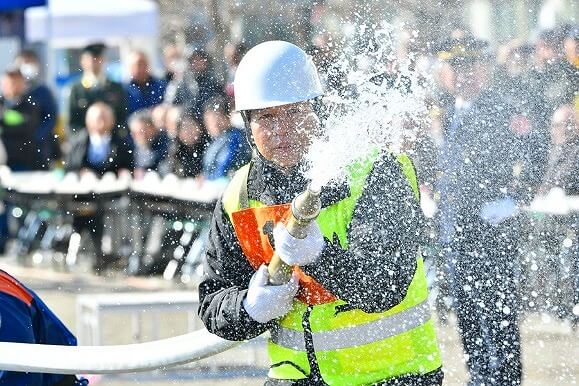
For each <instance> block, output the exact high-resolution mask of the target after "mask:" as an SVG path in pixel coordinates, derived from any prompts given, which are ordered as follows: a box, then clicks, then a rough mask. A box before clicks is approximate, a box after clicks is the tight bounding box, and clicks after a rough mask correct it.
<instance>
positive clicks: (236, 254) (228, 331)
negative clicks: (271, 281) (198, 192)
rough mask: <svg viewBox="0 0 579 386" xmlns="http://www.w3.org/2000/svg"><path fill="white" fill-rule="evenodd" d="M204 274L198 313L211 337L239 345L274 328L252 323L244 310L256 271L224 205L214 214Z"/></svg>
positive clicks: (220, 205)
mask: <svg viewBox="0 0 579 386" xmlns="http://www.w3.org/2000/svg"><path fill="white" fill-rule="evenodd" d="M203 271H204V274H203V278H202V280H201V283H200V284H199V310H198V313H199V317H200V318H201V320H202V321H203V323H204V324H205V326H206V327H207V329H208V330H209V331H210V332H211V333H213V334H216V335H218V336H220V337H222V338H224V339H228V340H236V341H237V340H245V339H251V338H254V337H256V336H258V335H260V334H262V333H263V332H265V331H266V330H267V329H269V328H270V327H271V323H265V324H262V323H258V322H256V321H255V320H253V319H252V318H251V317H250V316H249V315H248V314H247V312H246V311H245V308H243V304H242V302H243V299H244V298H245V296H246V294H247V288H248V285H249V280H250V279H251V276H252V275H253V273H254V270H253V268H252V267H251V265H250V264H249V262H248V261H247V259H246V258H245V255H244V254H243V252H242V250H241V246H240V245H239V242H238V241H237V237H236V235H235V231H234V230H233V225H232V224H231V222H230V221H229V218H228V217H227V214H226V213H225V212H224V210H223V208H222V204H221V201H219V202H218V203H217V205H216V207H215V211H214V213H213V219H212V221H211V230H210V233H209V242H208V246H207V251H206V254H205V259H204V262H203Z"/></svg>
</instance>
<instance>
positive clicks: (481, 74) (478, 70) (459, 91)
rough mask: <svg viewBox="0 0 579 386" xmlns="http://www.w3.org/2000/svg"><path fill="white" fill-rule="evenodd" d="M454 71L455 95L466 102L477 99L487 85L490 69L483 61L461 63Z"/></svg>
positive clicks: (454, 67)
mask: <svg viewBox="0 0 579 386" xmlns="http://www.w3.org/2000/svg"><path fill="white" fill-rule="evenodd" d="M453 70H454V74H455V76H454V89H455V93H456V95H457V96H460V97H462V98H464V99H466V100H470V99H473V98H475V97H476V96H477V95H478V94H479V93H480V92H481V91H482V89H483V88H484V86H485V85H486V84H487V80H488V76H489V69H488V66H487V64H486V63H484V62H482V61H475V62H471V63H460V64H458V65H455V66H453Z"/></svg>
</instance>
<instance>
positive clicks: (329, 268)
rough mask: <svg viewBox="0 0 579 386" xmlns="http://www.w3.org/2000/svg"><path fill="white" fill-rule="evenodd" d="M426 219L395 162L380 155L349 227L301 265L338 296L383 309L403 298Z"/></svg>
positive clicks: (365, 307) (368, 308)
mask: <svg viewBox="0 0 579 386" xmlns="http://www.w3.org/2000/svg"><path fill="white" fill-rule="evenodd" d="M423 224H424V219H423V215H422V212H421V209H420V206H419V203H418V200H417V199H416V197H415V196H414V193H413V191H412V188H411V187H410V184H409V182H408V181H407V179H406V177H405V176H404V174H403V172H402V170H401V168H400V166H399V164H398V161H397V160H396V159H395V158H394V157H393V156H391V155H389V154H383V155H382V156H381V157H380V159H379V160H377V162H376V163H375V165H374V169H373V171H372V172H371V173H370V175H369V176H368V178H367V180H366V186H365V188H364V192H363V193H362V196H361V197H360V198H359V199H358V202H357V204H356V208H355V209H354V214H353V218H352V221H351V222H350V225H349V227H348V244H349V247H348V249H347V250H344V249H342V248H341V247H340V244H339V242H338V241H337V237H334V240H332V241H330V242H328V244H327V246H326V247H325V248H324V251H323V252H322V255H321V256H320V259H319V260H318V261H317V262H316V263H314V264H312V265H310V266H305V267H302V269H303V270H304V271H305V272H306V273H307V274H308V275H311V276H312V277H314V278H315V279H316V280H317V281H318V282H320V283H321V284H322V285H323V286H324V287H325V288H326V289H328V290H329V291H331V292H332V293H333V294H335V295H336V296H337V297H338V298H340V299H342V300H344V301H347V302H348V303H349V304H350V306H351V307H353V308H359V309H361V310H363V311H365V312H383V311H386V310H388V309H390V308H392V307H393V306H395V305H396V304H398V303H400V302H401V301H402V299H404V297H405V296H406V292H407V290H408V286H409V285H410V282H411V281H412V278H413V276H414V272H415V270H416V264H417V259H416V257H417V252H418V248H419V245H420V242H421V238H422V237H423V232H422V229H423Z"/></svg>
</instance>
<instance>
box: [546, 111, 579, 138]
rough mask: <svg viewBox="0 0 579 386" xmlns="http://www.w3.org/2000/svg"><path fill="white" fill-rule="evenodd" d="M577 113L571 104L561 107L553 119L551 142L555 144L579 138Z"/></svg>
mask: <svg viewBox="0 0 579 386" xmlns="http://www.w3.org/2000/svg"><path fill="white" fill-rule="evenodd" d="M577 119H578V117H577V113H576V112H575V109H574V108H573V106H571V105H565V106H561V107H559V108H558V109H557V110H556V111H555V113H554V114H553V118H552V120H551V142H552V143H553V145H555V146H560V145H563V144H564V143H565V142H568V141H570V140H574V139H577V138H579V123H578V122H577Z"/></svg>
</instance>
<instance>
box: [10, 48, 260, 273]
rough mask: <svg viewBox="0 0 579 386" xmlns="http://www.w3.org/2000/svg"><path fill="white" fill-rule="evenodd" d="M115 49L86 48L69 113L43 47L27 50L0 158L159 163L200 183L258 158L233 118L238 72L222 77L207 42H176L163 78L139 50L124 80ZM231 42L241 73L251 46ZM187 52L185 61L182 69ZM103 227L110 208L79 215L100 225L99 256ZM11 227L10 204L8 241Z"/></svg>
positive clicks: (46, 163)
mask: <svg viewBox="0 0 579 386" xmlns="http://www.w3.org/2000/svg"><path fill="white" fill-rule="evenodd" d="M228 49H229V48H228ZM106 50H107V47H106V46H105V45H103V44H91V45H88V46H86V47H85V48H84V49H83V50H82V52H81V56H80V66H81V69H82V74H81V76H80V79H79V80H78V81H77V82H76V83H74V84H72V85H71V87H70V96H69V98H68V111H67V112H65V114H62V115H59V111H57V103H56V101H55V98H54V96H53V94H52V92H51V90H50V89H49V88H48V87H47V86H46V85H44V84H42V83H41V82H40V81H39V73H40V72H41V70H42V67H43V63H41V62H40V61H39V59H38V56H37V55H36V54H35V53H34V52H33V51H22V52H21V53H20V54H18V56H17V57H16V58H15V59H14V63H13V65H12V66H10V67H9V68H8V69H7V70H6V71H5V73H4V74H2V79H1V89H0V92H1V99H0V132H1V134H0V164H5V165H6V166H8V167H9V168H10V170H11V171H13V172H24V171H49V170H54V169H59V170H63V169H64V171H66V172H76V173H79V174H80V175H84V174H87V173H89V174H94V175H96V176H97V177H100V176H103V175H104V174H105V173H115V174H117V175H119V174H130V175H131V176H132V177H133V178H135V179H142V178H143V177H144V175H145V174H146V173H148V172H155V173H158V174H159V175H160V176H161V177H164V176H167V175H169V174H174V175H176V176H177V177H181V178H195V179H196V180H197V181H198V182H199V183H200V184H201V183H203V181H212V180H218V179H221V178H227V177H228V176H229V175H230V174H231V173H232V172H233V171H234V170H236V169H238V168H239V167H240V166H241V165H243V164H245V163H246V162H248V161H249V159H250V158H251V148H250V146H249V144H248V143H247V141H246V139H245V133H244V131H243V128H242V127H241V126H240V125H239V124H238V123H235V122H233V121H232V119H231V98H232V90H231V84H230V83H231V81H232V80H231V79H229V82H230V83H229V84H224V83H221V82H218V81H217V77H216V76H215V73H214V71H213V66H212V63H211V58H210V56H209V55H208V54H207V53H206V52H204V51H202V50H191V51H187V52H179V51H178V50H176V48H175V47H174V46H169V47H167V48H166V49H165V50H164V58H165V63H166V72H165V74H164V76H163V77H160V78H157V77H155V76H154V75H153V74H152V72H151V67H150V64H149V58H148V57H147V55H146V54H145V53H143V52H141V51H135V52H132V53H131V55H130V58H129V60H128V67H129V68H128V72H129V74H130V80H129V81H128V82H127V83H126V84H121V83H118V82H115V81H113V80H111V79H109V78H108V77H107V76H106V74H105V67H106ZM230 50H231V54H230V55H228V56H227V58H228V62H227V63H228V64H229V66H230V73H231V76H233V73H234V72H235V71H234V66H235V64H236V63H238V62H239V60H240V56H241V54H242V52H243V50H244V48H243V46H241V45H240V46H231V47H230ZM183 61H184V62H186V63H187V65H186V66H185V68H183V69H179V70H178V71H176V67H179V66H178V65H177V62H179V63H181V62H183ZM61 117H67V118H68V119H66V120H63V119H62V118H61ZM103 227H104V224H103V217H102V213H96V214H90V215H89V216H84V215H82V216H81V215H76V216H75V218H74V228H75V231H79V232H80V231H83V230H90V231H91V232H90V233H91V236H93V237H92V238H93V239H95V246H96V249H97V256H98V255H101V254H102V253H101V252H100V247H98V245H100V241H98V240H99V239H100V237H101V236H102V234H103ZM7 232H8V231H7V224H6V214H4V215H3V217H2V221H1V233H2V238H1V239H2V243H1V245H0V246H1V247H2V248H3V247H4V243H5V241H6V239H7V236H8V235H7ZM97 260H98V259H97ZM96 265H99V264H96Z"/></svg>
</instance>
